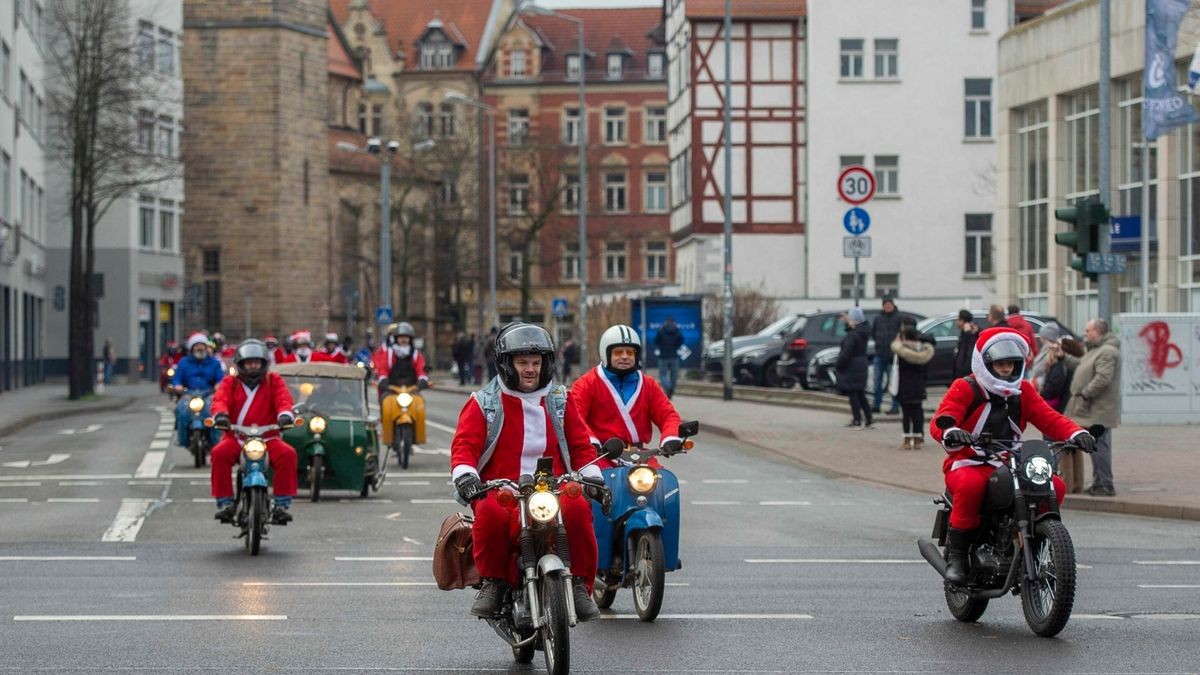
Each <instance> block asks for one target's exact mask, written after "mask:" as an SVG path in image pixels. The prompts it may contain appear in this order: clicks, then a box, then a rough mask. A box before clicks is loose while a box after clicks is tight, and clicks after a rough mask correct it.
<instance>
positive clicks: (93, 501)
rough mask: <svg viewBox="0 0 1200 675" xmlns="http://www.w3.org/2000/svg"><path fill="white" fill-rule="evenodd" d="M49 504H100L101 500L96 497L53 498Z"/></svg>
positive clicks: (49, 500) (47, 501)
mask: <svg viewBox="0 0 1200 675" xmlns="http://www.w3.org/2000/svg"><path fill="white" fill-rule="evenodd" d="M46 503H47V504H99V503H100V500H99V499H97V498H95V497H51V498H49V499H47V500H46Z"/></svg>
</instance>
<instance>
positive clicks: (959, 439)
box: [942, 429, 971, 448]
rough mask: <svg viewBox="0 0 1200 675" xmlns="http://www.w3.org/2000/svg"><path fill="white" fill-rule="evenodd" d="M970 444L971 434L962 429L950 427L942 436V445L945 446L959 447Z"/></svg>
mask: <svg viewBox="0 0 1200 675" xmlns="http://www.w3.org/2000/svg"><path fill="white" fill-rule="evenodd" d="M970 444H971V434H968V433H967V432H965V431H963V430H962V429H951V430H949V431H947V432H946V434H945V435H944V436H942V445H944V446H946V447H947V448H961V447H963V446H964V445H970Z"/></svg>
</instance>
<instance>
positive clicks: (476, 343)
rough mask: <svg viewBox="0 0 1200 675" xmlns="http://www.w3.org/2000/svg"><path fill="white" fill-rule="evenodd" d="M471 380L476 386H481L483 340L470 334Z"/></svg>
mask: <svg viewBox="0 0 1200 675" xmlns="http://www.w3.org/2000/svg"><path fill="white" fill-rule="evenodd" d="M471 379H472V380H473V381H474V382H475V385H476V386H478V385H480V384H483V340H481V339H479V336H478V335H476V334H474V333H471Z"/></svg>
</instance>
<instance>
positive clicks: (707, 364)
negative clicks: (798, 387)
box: [701, 314, 805, 387]
mask: <svg viewBox="0 0 1200 675" xmlns="http://www.w3.org/2000/svg"><path fill="white" fill-rule="evenodd" d="M804 320H805V316H804V315H803V314H789V315H787V316H784V317H781V318H779V319H777V320H776V321H775V322H774V323H772V324H771V325H769V326H767V327H766V328H764V329H762V330H760V331H758V332H757V333H754V334H753V335H737V336H734V338H733V377H734V381H736V382H737V383H738V384H756V385H763V386H768V387H776V386H779V382H778V380H777V378H776V377H775V362H776V361H777V360H779V355H780V354H781V353H782V352H783V345H784V343H785V341H787V340H788V339H789V336H791V335H793V334H795V333H796V332H797V331H799V330H803V326H804ZM724 357H725V341H724V340H713V341H712V342H710V343H708V346H707V347H705V348H704V354H703V355H702V356H701V365H702V367H703V369H704V374H705V376H707V377H709V378H710V379H721V377H722V373H723V369H724ZM768 366H769V367H768Z"/></svg>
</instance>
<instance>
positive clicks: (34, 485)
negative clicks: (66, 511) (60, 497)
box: [0, 481, 62, 487]
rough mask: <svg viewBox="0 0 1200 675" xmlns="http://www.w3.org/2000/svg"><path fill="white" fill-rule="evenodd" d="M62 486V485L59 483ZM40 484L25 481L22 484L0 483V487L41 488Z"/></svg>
mask: <svg viewBox="0 0 1200 675" xmlns="http://www.w3.org/2000/svg"><path fill="white" fill-rule="evenodd" d="M59 485H62V483H59ZM41 486H42V484H41V483H39V482H37V481H25V482H22V483H0V487H41Z"/></svg>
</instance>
